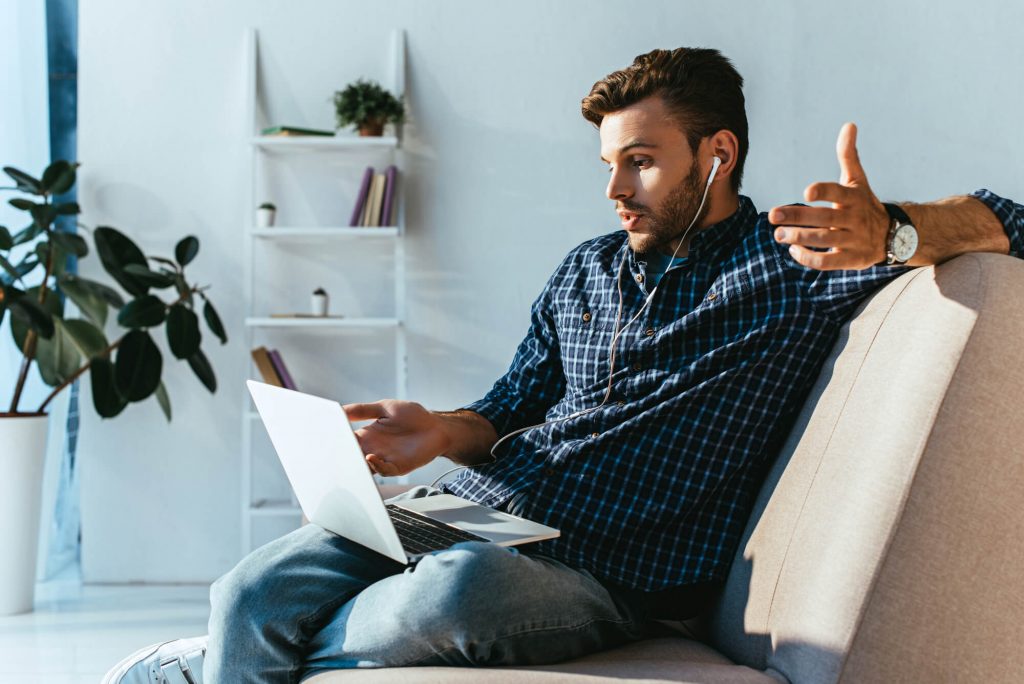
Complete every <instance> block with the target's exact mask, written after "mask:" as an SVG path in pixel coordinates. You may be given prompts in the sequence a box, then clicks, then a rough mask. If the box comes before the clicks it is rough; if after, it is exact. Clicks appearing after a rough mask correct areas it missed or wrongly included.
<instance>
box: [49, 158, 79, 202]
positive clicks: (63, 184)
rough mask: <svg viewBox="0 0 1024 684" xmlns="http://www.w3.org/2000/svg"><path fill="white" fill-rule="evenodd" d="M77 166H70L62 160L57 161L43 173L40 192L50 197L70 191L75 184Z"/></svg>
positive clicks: (69, 163) (70, 164)
mask: <svg viewBox="0 0 1024 684" xmlns="http://www.w3.org/2000/svg"><path fill="white" fill-rule="evenodd" d="M77 168H78V164H72V163H71V162H69V161H66V160H64V159H59V160H57V161H55V162H53V163H52V164H50V165H49V166H48V167H46V171H43V181H42V190H43V192H46V193H49V194H51V195H62V194H64V193H65V192H67V191H68V190H70V189H71V186H72V185H74V184H75V169H77Z"/></svg>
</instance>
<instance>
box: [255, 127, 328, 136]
mask: <svg viewBox="0 0 1024 684" xmlns="http://www.w3.org/2000/svg"><path fill="white" fill-rule="evenodd" d="M260 135H265V136H269V137H275V138H276V137H292V136H303V135H315V136H320V137H327V136H330V137H332V138H333V137H334V131H325V130H322V129H317V128H299V127H298V126H271V127H270V128H264V129H263V130H262V131H260Z"/></svg>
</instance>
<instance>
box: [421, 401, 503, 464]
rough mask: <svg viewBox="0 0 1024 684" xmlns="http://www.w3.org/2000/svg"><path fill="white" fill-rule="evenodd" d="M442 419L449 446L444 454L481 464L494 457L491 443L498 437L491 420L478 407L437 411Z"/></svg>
mask: <svg viewBox="0 0 1024 684" xmlns="http://www.w3.org/2000/svg"><path fill="white" fill-rule="evenodd" d="M433 413H434V415H435V416H437V417H438V418H440V419H441V422H442V426H443V429H444V432H445V434H446V437H447V442H448V446H447V447H446V448H445V451H444V454H443V455H444V456H446V457H447V458H449V459H451V460H452V461H455V462H456V463H458V464H459V465H481V464H483V463H488V462H489V461H491V447H493V446H494V443H495V442H497V441H498V433H497V432H495V430H494V426H493V425H491V422H490V421H489V420H487V419H486V418H484V417H483V416H481V415H480V414H479V413H476V412H475V411H468V410H466V409H459V410H458V411H434V412H433Z"/></svg>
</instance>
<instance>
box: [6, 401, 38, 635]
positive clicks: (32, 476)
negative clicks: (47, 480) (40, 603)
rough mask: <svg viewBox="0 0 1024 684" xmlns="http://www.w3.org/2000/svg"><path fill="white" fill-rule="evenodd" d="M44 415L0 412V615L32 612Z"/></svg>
mask: <svg viewBox="0 0 1024 684" xmlns="http://www.w3.org/2000/svg"><path fill="white" fill-rule="evenodd" d="M46 425H47V416H45V415H41V416H17V417H10V416H0V467H2V468H3V470H2V472H0V615H14V614H17V613H27V612H29V611H31V610H32V603H33V600H34V598H35V583H36V545H37V543H38V541H37V540H38V539H39V515H40V507H41V505H42V494H43V461H44V460H45V456H46Z"/></svg>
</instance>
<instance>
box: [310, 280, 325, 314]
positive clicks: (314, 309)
mask: <svg viewBox="0 0 1024 684" xmlns="http://www.w3.org/2000/svg"><path fill="white" fill-rule="evenodd" d="M328 301H329V298H328V296H327V290H325V289H324V288H322V287H318V288H316V289H315V290H313V294H312V295H311V296H310V303H309V305H310V313H311V314H313V315H314V316H326V315H327V304H328Z"/></svg>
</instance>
